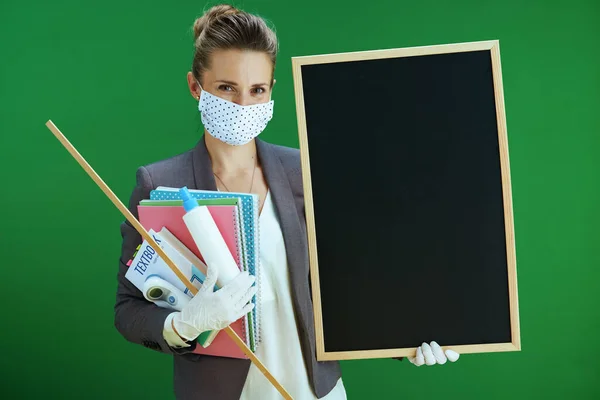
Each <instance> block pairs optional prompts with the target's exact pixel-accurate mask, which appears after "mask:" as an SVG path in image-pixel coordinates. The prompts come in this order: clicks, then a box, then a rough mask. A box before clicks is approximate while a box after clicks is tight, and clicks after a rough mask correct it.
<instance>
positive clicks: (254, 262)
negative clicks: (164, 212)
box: [150, 186, 261, 344]
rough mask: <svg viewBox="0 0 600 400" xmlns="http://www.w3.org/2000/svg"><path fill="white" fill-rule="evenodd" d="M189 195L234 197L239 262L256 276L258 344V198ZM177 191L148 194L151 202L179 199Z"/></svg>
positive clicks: (204, 193)
mask: <svg viewBox="0 0 600 400" xmlns="http://www.w3.org/2000/svg"><path fill="white" fill-rule="evenodd" d="M189 192H190V194H191V195H192V196H193V197H194V198H196V199H214V198H237V199H239V200H240V201H239V202H238V207H240V211H241V212H240V225H241V227H242V229H241V236H242V260H243V263H244V267H245V268H244V269H247V270H248V272H250V274H252V275H254V276H255V277H256V284H257V287H258V292H257V295H256V296H255V297H254V298H253V299H252V302H253V303H254V309H253V310H252V314H253V317H254V318H252V325H253V328H254V329H253V330H254V340H255V343H256V344H258V343H260V341H261V340H260V339H261V335H260V323H259V320H260V309H259V307H260V301H257V297H259V298H260V293H261V284H260V257H259V254H260V253H259V249H260V247H259V237H260V235H259V225H258V221H259V219H258V196H257V195H255V194H250V193H232V192H219V191H212V190H193V189H189ZM180 199H181V197H180V194H179V188H173V187H166V186H159V187H157V188H156V189H155V190H152V191H151V192H150V200H180Z"/></svg>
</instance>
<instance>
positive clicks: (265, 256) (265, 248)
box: [240, 191, 346, 400]
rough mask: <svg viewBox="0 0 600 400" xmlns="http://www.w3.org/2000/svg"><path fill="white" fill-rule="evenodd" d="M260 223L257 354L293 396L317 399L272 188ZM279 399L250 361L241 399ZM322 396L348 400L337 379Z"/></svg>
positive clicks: (275, 391) (342, 386)
mask: <svg viewBox="0 0 600 400" xmlns="http://www.w3.org/2000/svg"><path fill="white" fill-rule="evenodd" d="M259 223H260V229H259V231H260V258H261V259H260V262H261V276H260V280H261V281H260V285H261V293H260V298H259V299H260V302H261V303H260V304H261V306H260V308H261V310H260V311H261V343H260V344H259V345H258V348H257V349H256V353H255V354H256V356H257V357H258V359H259V360H261V362H262V363H263V364H264V365H265V367H266V368H267V369H268V370H269V371H270V372H271V374H272V375H273V376H274V377H275V379H277V381H278V382H279V383H280V384H281V385H282V386H283V387H284V388H285V389H286V390H287V391H288V393H289V394H290V395H291V396H292V397H293V398H294V400H316V399H317V397H316V396H315V394H314V393H313V391H312V389H311V386H310V383H309V380H308V371H307V369H306V366H305V365H304V358H303V357H302V348H301V347H300V337H299V335H298V327H297V325H296V319H295V317H294V308H293V305H292V292H291V287H290V281H289V274H288V263H287V256H286V250H285V243H284V241H283V233H282V231H281V227H280V225H279V221H278V219H277V214H276V212H275V207H274V205H273V202H272V199H271V192H270V191H269V192H267V197H266V199H265V203H264V206H263V210H262V212H261V214H260V217H259ZM281 398H282V397H281V395H280V394H279V392H278V391H277V389H275V387H274V386H273V385H271V383H270V382H269V381H268V380H267V378H265V376H264V375H263V374H262V372H260V370H259V369H258V368H257V367H256V366H255V365H254V364H252V365H251V366H250V371H249V373H248V377H247V379H246V383H245V385H244V389H243V391H242V396H241V397H240V400H281ZM321 400H346V390H345V388H344V384H343V382H342V379H341V378H340V379H339V380H338V382H337V385H336V386H335V387H334V388H333V389H332V390H331V392H329V393H328V394H327V395H326V396H325V397H322V398H321Z"/></svg>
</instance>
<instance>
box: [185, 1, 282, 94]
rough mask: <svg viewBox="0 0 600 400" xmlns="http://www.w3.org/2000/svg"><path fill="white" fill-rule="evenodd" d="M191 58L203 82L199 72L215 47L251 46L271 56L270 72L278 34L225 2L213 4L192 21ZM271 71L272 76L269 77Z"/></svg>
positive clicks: (249, 48) (195, 73)
mask: <svg viewBox="0 0 600 400" xmlns="http://www.w3.org/2000/svg"><path fill="white" fill-rule="evenodd" d="M194 47H195V52H194V60H193V61H192V73H193V74H194V76H195V77H196V79H198V81H199V82H200V83H202V74H203V73H204V71H206V70H207V69H208V68H210V57H211V55H212V53H213V52H214V51H216V50H230V49H238V50H253V51H260V52H264V53H266V54H267V55H269V57H270V58H271V62H272V63H273V74H274V73H275V62H276V59H277V50H278V45H277V37H276V35H275V32H273V30H271V28H269V27H268V26H267V24H266V22H265V21H264V20H263V19H262V18H261V17H258V16H256V15H253V14H249V13H247V12H244V11H241V10H238V9H237V8H235V7H233V6H230V5H228V4H220V5H216V6H214V7H212V8H211V9H209V10H208V11H207V12H205V13H204V15H203V16H202V17H200V18H198V19H196V21H195V22H194ZM272 79H273V75H272V76H271V81H272Z"/></svg>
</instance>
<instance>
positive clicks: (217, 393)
mask: <svg viewBox="0 0 600 400" xmlns="http://www.w3.org/2000/svg"><path fill="white" fill-rule="evenodd" d="M256 146H257V152H258V159H259V161H260V163H261V165H262V168H263V171H264V174H265V179H266V181H267V184H268V186H269V189H270V191H271V196H272V199H273V202H274V205H275V209H276V211H277V215H278V217H279V220H280V222H281V229H282V231H283V237H284V241H285V246H286V250H287V259H288V264H289V269H290V281H291V288H292V298H293V304H294V311H295V315H296V320H297V322H298V331H299V334H300V342H301V346H302V354H303V356H304V361H305V365H306V366H307V368H308V377H309V381H310V383H311V385H312V388H313V390H314V392H315V394H316V396H317V397H318V398H321V397H323V396H325V395H326V394H327V393H329V392H330V391H331V389H333V387H334V386H335V384H336V383H337V380H338V379H339V377H340V376H341V371H340V366H339V362H337V361H327V362H318V361H317V360H316V349H315V332H314V320H313V308H312V297H311V288H310V279H309V264H308V245H307V236H306V220H305V214H304V193H303V189H302V171H301V167H300V153H299V151H298V150H297V149H292V148H288V147H283V146H277V145H273V144H269V143H266V142H264V141H262V140H260V139H256ZM136 180H137V184H136V186H135V188H134V190H133V193H132V194H131V198H130V200H129V210H130V211H131V212H132V213H133V215H134V216H135V217H136V218H138V213H137V205H138V203H139V201H140V200H142V199H148V198H149V194H150V191H151V190H153V189H155V188H156V187H157V186H171V187H183V186H187V187H188V188H190V189H204V190H217V186H216V184H215V180H214V177H213V174H212V167H211V161H210V158H209V155H208V151H207V149H206V144H205V142H204V137H202V139H201V140H200V141H199V142H198V144H197V145H196V147H195V148H193V149H192V150H189V151H187V152H185V153H182V154H179V155H177V156H174V157H171V158H168V159H166V160H162V161H159V162H155V163H152V164H150V165H146V166H143V167H140V168H139V169H138V170H137V173H136ZM121 235H122V237H123V243H122V249H121V257H120V262H119V273H118V277H117V279H118V288H117V296H116V304H115V327H116V328H117V330H118V331H119V332H120V333H121V334H122V335H123V337H125V339H127V340H128V341H130V342H133V343H137V344H142V345H144V346H146V347H148V348H150V349H153V350H156V351H160V352H164V353H168V354H172V355H173V360H174V391H175V396H176V398H177V399H181V400H188V399H189V400H192V399H194V400H205V399H206V400H209V399H210V400H213V399H219V400H237V399H239V398H240V395H241V392H242V389H243V387H244V382H245V381H246V376H247V374H248V370H249V368H250V364H251V361H249V360H241V359H233V358H225V357H213V356H203V355H199V354H193V353H192V351H193V349H194V347H195V344H194V345H193V346H192V347H187V348H183V349H176V348H173V347H170V346H169V345H168V344H167V343H166V342H165V340H164V338H163V336H162V331H163V324H164V320H165V318H166V317H167V315H168V314H169V313H170V312H171V311H170V310H168V309H164V308H159V307H157V306H156V305H155V304H153V303H150V302H148V301H147V300H146V299H144V297H143V295H142V294H141V292H140V291H139V290H138V289H137V288H136V287H135V286H133V285H132V284H131V283H130V282H129V281H128V280H127V279H126V278H125V272H126V271H127V265H126V264H125V263H126V262H127V261H128V260H129V259H130V258H131V257H132V255H133V253H134V251H135V248H136V247H137V246H138V245H139V244H140V243H141V242H142V238H141V236H140V234H139V233H138V232H137V231H136V230H135V229H134V228H133V227H132V226H131V224H130V223H129V222H128V221H124V222H123V223H122V224H121Z"/></svg>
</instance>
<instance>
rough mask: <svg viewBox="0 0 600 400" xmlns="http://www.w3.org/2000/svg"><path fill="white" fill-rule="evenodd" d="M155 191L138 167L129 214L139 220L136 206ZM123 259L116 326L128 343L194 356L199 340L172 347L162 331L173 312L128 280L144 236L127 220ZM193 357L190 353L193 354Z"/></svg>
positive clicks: (146, 174) (122, 225)
mask: <svg viewBox="0 0 600 400" xmlns="http://www.w3.org/2000/svg"><path fill="white" fill-rule="evenodd" d="M152 189H153V186H152V179H151V177H150V174H149V173H148V170H147V169H146V168H145V167H140V168H138V170H137V172H136V186H135V188H134V190H133V193H132V194H131V197H130V199H129V207H128V208H129V211H131V213H132V214H133V215H134V216H135V218H139V217H138V211H137V205H138V204H139V202H140V200H142V199H147V198H149V195H150V191H151V190H152ZM121 236H122V239H123V241H122V246H121V256H120V259H119V271H118V274H117V282H118V286H117V295H116V303H115V307H114V311H115V327H116V329H117V330H118V331H119V333H120V334H121V335H122V336H123V337H124V338H125V339H126V340H128V341H130V342H133V343H136V344H141V345H144V346H145V347H148V348H150V349H153V350H156V351H160V352H163V353H168V354H186V353H192V352H193V350H194V349H195V348H196V345H197V343H196V341H193V342H191V343H190V346H189V347H182V348H180V347H178V348H175V347H171V346H169V344H168V343H167V342H166V341H165V338H164V337H163V328H164V323H165V320H166V318H167V316H168V315H169V314H170V313H172V312H173V310H170V309H167V308H161V307H158V306H157V305H156V304H154V303H152V302H149V301H148V300H146V299H145V298H144V296H143V294H142V292H141V291H140V290H138V288H136V287H135V286H134V285H133V284H132V283H131V282H130V281H129V280H128V279H127V278H125V273H126V272H127V268H128V267H127V262H128V261H129V260H130V259H131V257H132V256H133V253H134V252H135V249H136V247H137V246H138V245H140V244H141V243H142V241H143V240H142V236H141V235H140V234H139V233H138V231H137V230H136V229H135V228H134V227H133V226H132V225H131V224H130V223H129V221H127V220H125V221H123V222H122V223H121ZM190 355H191V354H190Z"/></svg>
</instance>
